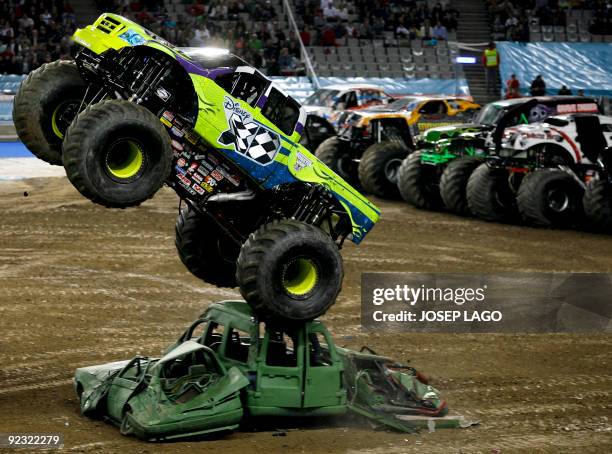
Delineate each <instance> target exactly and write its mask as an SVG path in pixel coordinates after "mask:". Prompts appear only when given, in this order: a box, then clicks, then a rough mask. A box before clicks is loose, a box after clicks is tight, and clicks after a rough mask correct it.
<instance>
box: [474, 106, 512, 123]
mask: <svg viewBox="0 0 612 454" xmlns="http://www.w3.org/2000/svg"><path fill="white" fill-rule="evenodd" d="M504 112H505V109H504V108H503V107H502V106H497V105H495V104H487V105H486V106H484V107H483V108H482V110H481V111H480V112H478V115H476V118H475V119H474V123H477V124H480V125H493V124H495V123H497V121H498V120H499V119H500V118H501V117H502V115H503V114H504Z"/></svg>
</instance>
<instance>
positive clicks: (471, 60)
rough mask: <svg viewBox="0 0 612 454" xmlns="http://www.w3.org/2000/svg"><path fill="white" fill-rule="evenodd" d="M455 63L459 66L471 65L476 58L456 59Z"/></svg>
mask: <svg viewBox="0 0 612 454" xmlns="http://www.w3.org/2000/svg"><path fill="white" fill-rule="evenodd" d="M455 61H456V62H457V63H461V64H468V65H473V64H474V63H476V57H457V58H456V59H455Z"/></svg>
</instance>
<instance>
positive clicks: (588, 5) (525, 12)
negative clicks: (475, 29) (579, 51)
mask: <svg viewBox="0 0 612 454" xmlns="http://www.w3.org/2000/svg"><path fill="white" fill-rule="evenodd" d="M487 4H488V9H489V16H490V18H491V21H492V29H493V33H494V34H495V36H496V37H497V38H499V39H506V40H509V41H529V26H530V23H531V22H537V23H538V24H539V25H544V26H563V27H565V26H566V25H567V23H568V12H569V11H571V10H593V11H594V14H593V19H591V20H590V23H589V32H590V33H593V34H612V0H487Z"/></svg>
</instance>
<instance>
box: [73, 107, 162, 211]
mask: <svg viewBox="0 0 612 454" xmlns="http://www.w3.org/2000/svg"><path fill="white" fill-rule="evenodd" d="M63 158H64V166H65V168H66V175H67V176H68V179H69V180H70V181H71V182H72V184H73V185H74V187H76V188H77V189H78V190H79V192H80V193H81V194H83V195H84V196H85V197H87V198H88V199H90V200H92V201H93V202H96V203H99V204H101V205H104V206H107V207H117V208H124V207H129V206H134V205H138V204H140V203H142V202H144V201H145V200H147V199H149V198H151V197H153V195H154V194H155V193H156V192H157V190H158V189H159V188H160V187H161V186H162V184H163V183H164V181H165V179H166V178H167V177H168V176H169V174H170V168H171V163H172V149H171V147H170V137H169V136H168V133H167V132H166V130H165V128H164V127H163V126H162V124H161V123H160V121H159V119H158V118H157V117H156V116H155V115H154V114H153V113H152V112H150V111H149V110H147V109H146V108H145V107H143V106H139V105H137V104H134V103H131V102H128V101H123V100H112V101H102V102H100V103H98V104H95V105H93V106H90V107H88V108H87V109H85V110H84V111H83V112H81V113H80V114H79V116H78V117H77V118H76V120H75V121H74V122H73V123H72V125H71V126H70V128H68V132H67V134H66V139H65V140H64V156H63Z"/></svg>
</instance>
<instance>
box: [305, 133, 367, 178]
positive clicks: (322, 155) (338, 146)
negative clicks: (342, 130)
mask: <svg viewBox="0 0 612 454" xmlns="http://www.w3.org/2000/svg"><path fill="white" fill-rule="evenodd" d="M346 144H347V142H345V141H343V140H340V139H339V138H338V137H330V138H328V139H325V140H324V141H323V142H322V143H321V145H319V147H318V148H317V151H316V152H315V156H316V157H317V158H319V160H321V162H322V163H323V164H325V165H326V166H327V167H329V168H330V169H332V170H333V171H334V172H336V173H337V174H338V175H339V176H340V177H342V178H343V179H344V180H346V181H348V182H351V181H355V180H356V177H357V175H356V174H357V172H356V169H355V163H353V161H352V160H351V156H350V154H349V153H348V150H347V148H348V147H347V146H346Z"/></svg>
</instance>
